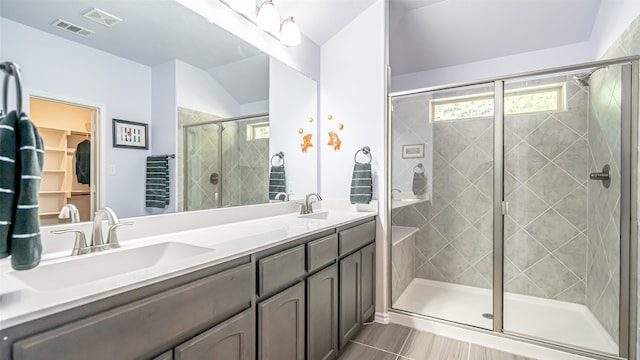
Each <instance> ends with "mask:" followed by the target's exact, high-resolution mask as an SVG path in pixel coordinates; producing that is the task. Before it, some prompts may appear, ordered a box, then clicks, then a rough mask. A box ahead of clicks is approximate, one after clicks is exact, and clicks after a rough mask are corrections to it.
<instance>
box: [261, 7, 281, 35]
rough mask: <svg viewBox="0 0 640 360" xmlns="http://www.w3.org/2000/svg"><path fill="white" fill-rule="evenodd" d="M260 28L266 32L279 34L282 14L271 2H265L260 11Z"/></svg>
mask: <svg viewBox="0 0 640 360" xmlns="http://www.w3.org/2000/svg"><path fill="white" fill-rule="evenodd" d="M258 26H259V27H260V29H262V30H264V31H268V32H270V33H272V34H277V33H278V31H279V30H280V14H278V9H276V6H275V5H273V2H272V1H271V0H265V2H263V3H262V5H260V9H259V10H258Z"/></svg>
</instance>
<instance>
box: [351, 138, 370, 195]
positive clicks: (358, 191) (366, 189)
mask: <svg viewBox="0 0 640 360" xmlns="http://www.w3.org/2000/svg"><path fill="white" fill-rule="evenodd" d="M359 152H363V153H364V154H365V155H368V156H369V162H367V163H361V162H358V161H357V160H356V157H357V156H358V153H359ZM353 161H354V162H355V164H354V165H353V174H352V175H351V194H350V196H349V198H350V200H351V203H352V204H368V203H369V202H370V201H371V198H372V197H373V178H372V176H371V152H370V150H369V147H368V146H365V147H364V148H362V149H360V150H358V151H357V152H356V154H355V155H354V156H353Z"/></svg>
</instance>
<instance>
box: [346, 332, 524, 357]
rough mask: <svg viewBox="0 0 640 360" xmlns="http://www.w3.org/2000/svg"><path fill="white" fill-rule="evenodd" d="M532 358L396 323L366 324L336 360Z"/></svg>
mask: <svg viewBox="0 0 640 360" xmlns="http://www.w3.org/2000/svg"><path fill="white" fill-rule="evenodd" d="M352 359H361V360H431V359H434V360H531V359H529V358H525V357H522V356H517V355H514V354H509V353H505V352H502V351H499V350H495V349H490V348H486V347H484V346H480V345H475V344H470V343H468V342H464V341H459V340H454V339H449V338H446V337H442V336H438V335H434V334H430V333H426V332H421V331H418V330H415V329H412V328H408V327H404V326H401V325H396V324H388V325H382V324H377V323H373V324H369V325H365V326H364V327H363V328H362V331H361V332H360V333H359V334H358V336H356V337H355V338H354V339H353V340H351V341H350V343H349V344H348V345H347V348H346V350H345V352H344V353H343V354H342V355H341V356H340V357H339V359H338V360H352Z"/></svg>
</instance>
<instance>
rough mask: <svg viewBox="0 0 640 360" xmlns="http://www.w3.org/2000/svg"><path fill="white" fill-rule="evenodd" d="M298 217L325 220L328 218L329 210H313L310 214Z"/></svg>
mask: <svg viewBox="0 0 640 360" xmlns="http://www.w3.org/2000/svg"><path fill="white" fill-rule="evenodd" d="M298 217H299V218H302V219H317V220H327V219H328V218H329V212H328V211H321V212H314V213H311V214H304V215H300V216H298Z"/></svg>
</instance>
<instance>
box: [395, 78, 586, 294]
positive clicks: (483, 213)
mask: <svg viewBox="0 0 640 360" xmlns="http://www.w3.org/2000/svg"><path fill="white" fill-rule="evenodd" d="M558 82H567V85H566V86H567V107H568V111H566V112H564V111H563V112H556V113H550V112H541V113H530V114H520V115H517V116H515V115H510V116H507V117H506V118H505V128H506V129H505V141H506V144H505V145H506V146H507V148H506V154H505V167H506V175H505V196H506V197H507V200H508V201H510V202H511V204H512V206H511V210H510V211H511V212H510V216H509V217H508V219H507V220H506V221H505V255H506V259H505V283H506V284H505V288H506V290H507V291H509V292H515V293H520V294H526V295H533V296H540V297H545V298H555V299H561V300H566V301H572V302H577V303H584V302H585V287H586V284H585V282H586V280H585V276H586V243H587V239H586V234H585V232H586V226H587V225H586V221H585V219H586V199H587V197H586V176H587V156H586V154H587V144H586V133H587V124H586V106H587V93H586V91H583V90H582V89H581V88H580V87H578V86H576V85H574V84H573V81H571V80H570V79H568V77H566V76H565V77H562V78H553V79H546V80H545V81H544V83H558ZM541 84H542V83H541V81H539V80H538V81H532V82H529V83H526V84H523V83H518V84H510V85H508V86H507V89H511V88H517V87H522V86H523V85H527V86H530V85H541ZM487 90H488V89H486V88H485V89H481V90H476V91H479V92H487ZM468 93H469V91H465V92H463V93H461V92H456V93H451V92H448V93H443V94H439V96H446V97H449V96H460V95H465V94H468ZM425 102H427V100H425ZM399 106H402V104H401V103H399V104H394V113H393V117H392V128H393V129H394V130H395V128H396V126H397V125H396V120H398V119H396V118H395V112H396V111H397V110H396V109H397V108H398V107H399ZM413 108H414V109H418V110H419V111H416V112H415V114H414V115H415V117H417V118H419V119H424V122H423V124H422V126H428V122H427V121H428V120H427V119H429V116H428V115H429V114H428V109H429V107H428V106H425V107H416V106H414V107H413ZM399 121H402V119H399ZM492 123H493V120H492V118H476V119H468V120H457V121H446V122H439V123H435V124H433V140H434V144H433V149H434V151H433V174H434V179H433V191H432V199H431V201H429V202H426V203H422V204H417V205H411V206H405V207H402V208H399V209H396V210H394V211H393V212H392V222H393V224H394V225H403V226H413V227H417V228H419V229H420V231H419V232H418V233H417V235H416V243H415V248H416V249H415V251H414V254H415V265H416V270H415V276H416V277H418V278H425V279H432V280H438V281H445V282H451V283H457V284H463V285H470V286H476V287H484V288H491V287H492V276H493V275H492V271H493V259H492V257H493V251H492V249H493V245H492V239H493V231H492V221H493V220H492V198H493V190H492V181H493V125H492ZM393 136H394V141H396V138H395V132H394V134H393ZM394 149H395V147H394ZM392 157H393V161H394V162H397V161H403V160H402V159H401V156H400V154H398V153H397V152H392ZM392 181H393V183H392V187H396V185H395V184H396V181H403V180H402V177H397V175H396V174H395V173H394V174H393V179H392ZM557 183H562V184H557ZM581 202H582V203H581Z"/></svg>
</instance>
